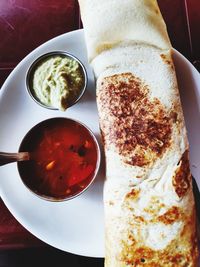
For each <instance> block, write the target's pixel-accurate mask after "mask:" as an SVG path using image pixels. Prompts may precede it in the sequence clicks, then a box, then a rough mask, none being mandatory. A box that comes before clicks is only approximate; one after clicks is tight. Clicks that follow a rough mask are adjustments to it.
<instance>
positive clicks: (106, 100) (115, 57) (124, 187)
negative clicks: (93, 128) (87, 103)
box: [79, 0, 198, 267]
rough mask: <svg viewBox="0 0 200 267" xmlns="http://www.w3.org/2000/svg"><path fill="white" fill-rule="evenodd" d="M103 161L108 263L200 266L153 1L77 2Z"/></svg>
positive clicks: (162, 33)
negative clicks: (93, 87)
mask: <svg viewBox="0 0 200 267" xmlns="http://www.w3.org/2000/svg"><path fill="white" fill-rule="evenodd" d="M79 4H80V9H81V17H82V21H83V26H84V32H85V39H86V45H87V51H88V58H89V61H90V63H91V66H92V67H93V70H94V74H95V76H96V78H97V105H98V112H99V121H100V129H101V133H102V141H103V144H104V151H105V158H106V181H105V184H104V210H105V232H106V233H105V266H106V267H125V266H156V267H163V266H168V267H181V266H182V267H186V266H187V267H189V266H191V267H192V266H197V259H198V247H197V233H196V211H195V203H194V197H193V190H192V179H191V173H190V168H189V159H188V154H189V152H188V151H189V147H188V140H187V135H186V128H185V122H184V117H183V112H182V107H181V102H180V97H179V91H178V84H177V79H176V73H175V68H174V64H173V59H172V46H171V43H170V40H169V38H168V34H167V30H166V26H165V23H164V20H163V18H162V15H161V13H160V10H159V7H158V4H157V1H156V0H123V1H121V0H101V1H99V0H79Z"/></svg>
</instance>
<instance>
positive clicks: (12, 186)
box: [0, 30, 200, 257]
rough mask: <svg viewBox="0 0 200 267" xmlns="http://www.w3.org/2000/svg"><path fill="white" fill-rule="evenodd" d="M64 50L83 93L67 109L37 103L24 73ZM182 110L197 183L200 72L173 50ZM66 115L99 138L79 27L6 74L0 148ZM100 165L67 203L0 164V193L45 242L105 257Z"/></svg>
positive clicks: (0, 97)
mask: <svg viewBox="0 0 200 267" xmlns="http://www.w3.org/2000/svg"><path fill="white" fill-rule="evenodd" d="M54 50H63V51H67V52H69V53H72V54H73V55H75V56H77V57H78V58H79V59H80V60H81V61H82V62H83V64H84V65H85V66H86V69H87V73H88V77H89V84H88V88H87V91H86V94H85V95H84V97H83V98H82V99H81V101H80V102H78V103H77V104H76V105H75V106H73V107H71V108H70V109H69V110H67V111H66V112H60V111H51V110H47V109H44V108H42V107H40V106H39V105H37V104H36V103H35V102H34V101H33V100H32V99H31V98H30V96H29V95H28V93H27V91H26V87H25V76H26V71H27V69H28V67H29V66H30V65H31V63H32V62H33V61H34V60H35V59H36V58H37V57H38V56H40V55H42V54H44V53H47V52H50V51H54ZM174 59H175V65H176V69H177V74H178V80H179V84H180V91H181V97H182V102H183V107H184V114H185V119H186V123H187V128H188V135H189V141H190V147H191V169H192V173H193V175H194V177H196V179H197V182H198V184H199V185H200V149H199V148H200V138H199V136H200V134H199V133H200V112H199V111H200V75H199V73H198V72H197V71H196V70H195V68H194V67H193V66H192V65H191V64H190V63H189V62H188V61H187V60H186V59H185V58H184V57H183V56H182V55H181V54H179V53H178V52H176V51H175V52H174ZM56 116H62V117H70V118H74V119H78V120H80V121H82V122H83V123H85V124H86V125H87V126H88V127H89V128H90V129H91V130H92V131H93V132H94V133H95V135H96V136H97V138H99V127H98V115H97V109H96V102H95V84H94V79H93V74H92V71H91V69H90V67H89V65H88V63H87V53H86V47H85V41H84V32H83V30H78V31H74V32H70V33H67V34H64V35H61V36H59V37H56V38H54V39H52V40H50V41H49V42H47V43H45V44H43V45H42V46H40V47H38V48H37V49H36V50H34V51H33V52H32V53H30V54H29V55H28V56H27V57H26V58H25V59H24V60H23V61H22V62H21V63H20V64H19V65H18V66H17V67H16V68H15V70H14V71H13V72H12V73H11V74H10V76H9V77H8V78H7V80H6V82H5V84H4V85H3V87H2V89H1V90H0V151H8V152H14V151H17V150H18V147H19V144H20V142H21V139H22V138H23V136H24V135H25V133H26V132H27V131H28V130H29V129H30V128H31V127H32V126H33V125H35V124H36V123H38V122H39V121H42V120H44V119H47V118H50V117H56ZM103 170H104V168H103V166H101V170H100V173H99V175H98V177H97V178H96V180H95V182H94V184H93V185H92V186H91V187H90V188H89V190H88V191H86V192H85V193H83V194H82V195H81V196H80V197H78V198H75V199H73V200H70V201H68V202H62V203H61V202H59V203H52V202H46V201H44V200H42V199H40V198H38V197H36V196H35V195H33V194H32V193H31V192H30V191H29V190H27V189H26V188H25V186H24V185H23V183H22V182H21V180H20V177H19V175H18V172H17V167H16V164H15V163H13V164H9V165H5V166H3V167H1V168H0V194H1V197H2V199H3V201H4V202H5V204H6V206H7V207H8V208H9V210H10V211H11V212H12V214H13V215H14V216H15V217H16V219H17V220H18V221H19V222H20V223H21V224H22V225H23V226H24V227H25V228H26V229H28V230H29V231H30V232H31V233H32V234H34V235H35V236H37V237H38V238H40V239H41V240H43V241H45V242H46V243H48V244H50V245H52V246H54V247H56V248H59V249H61V250H64V251H68V252H71V253H74V254H79V255H84V256H91V257H103V256H104V222H103V202H102V189H103V180H104V176H105V175H104V172H103Z"/></svg>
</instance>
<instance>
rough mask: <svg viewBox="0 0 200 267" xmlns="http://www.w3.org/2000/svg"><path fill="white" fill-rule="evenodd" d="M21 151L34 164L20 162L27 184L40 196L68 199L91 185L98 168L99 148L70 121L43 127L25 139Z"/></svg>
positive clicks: (43, 124)
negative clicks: (28, 156)
mask: <svg viewBox="0 0 200 267" xmlns="http://www.w3.org/2000/svg"><path fill="white" fill-rule="evenodd" d="M20 151H30V152H32V155H33V160H32V161H27V162H19V163H18V168H19V172H20V175H21V177H22V180H23V181H24V183H25V184H26V185H27V186H28V187H29V188H30V189H31V190H33V191H35V192H36V193H37V194H40V195H43V196H48V197H55V198H58V199H59V198H65V197H69V196H73V195H75V194H77V193H79V192H81V191H82V190H83V189H84V188H85V187H87V185H88V184H89V183H90V182H91V180H92V178H93V175H94V172H95V171H96V165H97V156H98V154H97V145H96V142H95V141H94V139H93V137H92V136H91V134H90V133H89V131H88V130H87V129H85V128H84V127H83V126H81V125H80V124H79V123H76V122H74V121H72V120H69V119H64V118H63V119H62V118H56V119H50V120H47V121H45V122H43V123H42V124H41V123H40V124H39V125H37V126H36V127H34V128H33V130H31V131H30V132H29V133H28V135H27V136H26V137H25V138H24V140H23V142H22V145H21V147H20Z"/></svg>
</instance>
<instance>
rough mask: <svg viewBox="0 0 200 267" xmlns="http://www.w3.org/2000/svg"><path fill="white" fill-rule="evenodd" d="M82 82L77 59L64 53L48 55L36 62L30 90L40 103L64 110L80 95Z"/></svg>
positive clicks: (81, 71) (82, 74)
mask: <svg viewBox="0 0 200 267" xmlns="http://www.w3.org/2000/svg"><path fill="white" fill-rule="evenodd" d="M84 82H85V81H84V73H83V69H82V67H81V66H80V64H79V62H78V61H77V60H75V59H73V58H71V57H68V56H65V55H62V56H61V55H55V56H48V57H47V58H45V59H44V60H43V61H42V62H40V64H37V68H36V69H35V71H34V73H33V77H32V91H33V93H34V96H35V97H36V98H37V99H38V100H39V101H40V102H41V103H42V104H44V105H46V106H48V107H53V108H57V109H60V110H62V111H65V110H66V109H67V108H68V107H69V106H70V105H71V103H73V102H74V101H75V100H76V99H77V98H78V96H79V95H80V93H81V90H82V89H83V87H84Z"/></svg>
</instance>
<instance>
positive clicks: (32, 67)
mask: <svg viewBox="0 0 200 267" xmlns="http://www.w3.org/2000/svg"><path fill="white" fill-rule="evenodd" d="M59 55H60V56H63V57H64V56H65V57H68V58H71V59H74V60H75V61H76V62H78V64H79V65H80V66H81V68H82V71H83V76H84V85H83V87H82V89H81V90H80V93H79V95H78V97H77V98H76V99H75V101H73V102H72V103H70V104H69V105H68V106H67V108H70V107H72V106H73V105H75V104H76V103H77V102H78V101H79V100H80V99H81V98H82V96H83V95H84V93H85V91H86V88H87V85H88V75H87V71H86V67H85V66H84V64H83V63H82V62H81V61H80V59H79V58H78V57H76V56H74V55H73V54H71V53H68V52H67V51H64V50H56V51H50V52H47V53H45V54H42V55H40V56H39V57H37V58H36V59H35V60H34V61H33V62H32V63H31V64H30V66H29V68H28V70H27V72H26V89H27V91H28V94H29V96H30V97H31V98H32V99H33V100H34V101H35V102H36V103H37V104H38V105H40V106H41V107H43V108H47V109H50V110H59V109H58V108H56V107H53V106H48V105H45V104H44V103H42V102H41V101H40V100H39V99H38V98H37V97H36V96H35V95H34V93H33V90H32V88H31V85H30V83H31V77H32V75H33V73H34V71H35V67H36V66H37V64H39V63H40V62H42V61H43V60H45V59H46V58H50V57H51V56H59Z"/></svg>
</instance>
